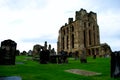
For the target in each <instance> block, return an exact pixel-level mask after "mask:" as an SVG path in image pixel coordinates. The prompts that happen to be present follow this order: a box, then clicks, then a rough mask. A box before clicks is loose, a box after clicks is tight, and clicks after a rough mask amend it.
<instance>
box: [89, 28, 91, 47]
mask: <svg viewBox="0 0 120 80" xmlns="http://www.w3.org/2000/svg"><path fill="white" fill-rule="evenodd" d="M89 45H91V31H90V30H89Z"/></svg>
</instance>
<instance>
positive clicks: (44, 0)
mask: <svg viewBox="0 0 120 80" xmlns="http://www.w3.org/2000/svg"><path fill="white" fill-rule="evenodd" d="M119 3H120V0H0V42H1V41H3V40H5V39H12V40H14V41H15V42H17V48H18V49H19V50H20V51H23V50H26V51H28V50H29V49H33V45H35V44H41V45H44V42H45V41H48V44H51V45H52V47H54V48H55V49H56V46H57V37H58V30H59V29H60V27H61V26H62V25H64V24H65V23H67V22H68V18H69V17H73V18H74V19H75V11H79V10H80V9H81V8H83V9H86V10H87V12H90V11H93V12H95V13H97V20H98V25H99V28H100V41H101V43H108V44H109V45H110V46H111V48H112V50H113V51H115V50H120V43H119V41H120V32H119V31H120V5H119Z"/></svg>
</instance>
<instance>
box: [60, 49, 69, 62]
mask: <svg viewBox="0 0 120 80" xmlns="http://www.w3.org/2000/svg"><path fill="white" fill-rule="evenodd" d="M67 57H68V56H67V52H66V51H63V50H62V51H61V59H62V63H68V59H67Z"/></svg>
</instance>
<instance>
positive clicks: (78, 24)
mask: <svg viewBox="0 0 120 80" xmlns="http://www.w3.org/2000/svg"><path fill="white" fill-rule="evenodd" d="M83 48H85V49H86V50H87V55H98V54H99V53H100V34H99V26H98V24H97V14H96V13H94V12H92V11H91V12H89V13H88V12H87V11H86V10H84V9H81V10H80V11H76V14H75V21H73V18H69V19H68V24H67V23H65V25H64V26H62V27H61V28H60V30H59V36H58V43H57V52H60V51H61V50H64V51H67V52H68V53H71V52H72V53H74V52H76V51H78V52H79V54H81V52H82V50H83Z"/></svg>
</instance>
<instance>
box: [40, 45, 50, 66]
mask: <svg viewBox="0 0 120 80" xmlns="http://www.w3.org/2000/svg"><path fill="white" fill-rule="evenodd" d="M49 58H50V52H49V50H46V48H45V47H42V51H41V52H40V63H41V64H47V63H48V62H49Z"/></svg>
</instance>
